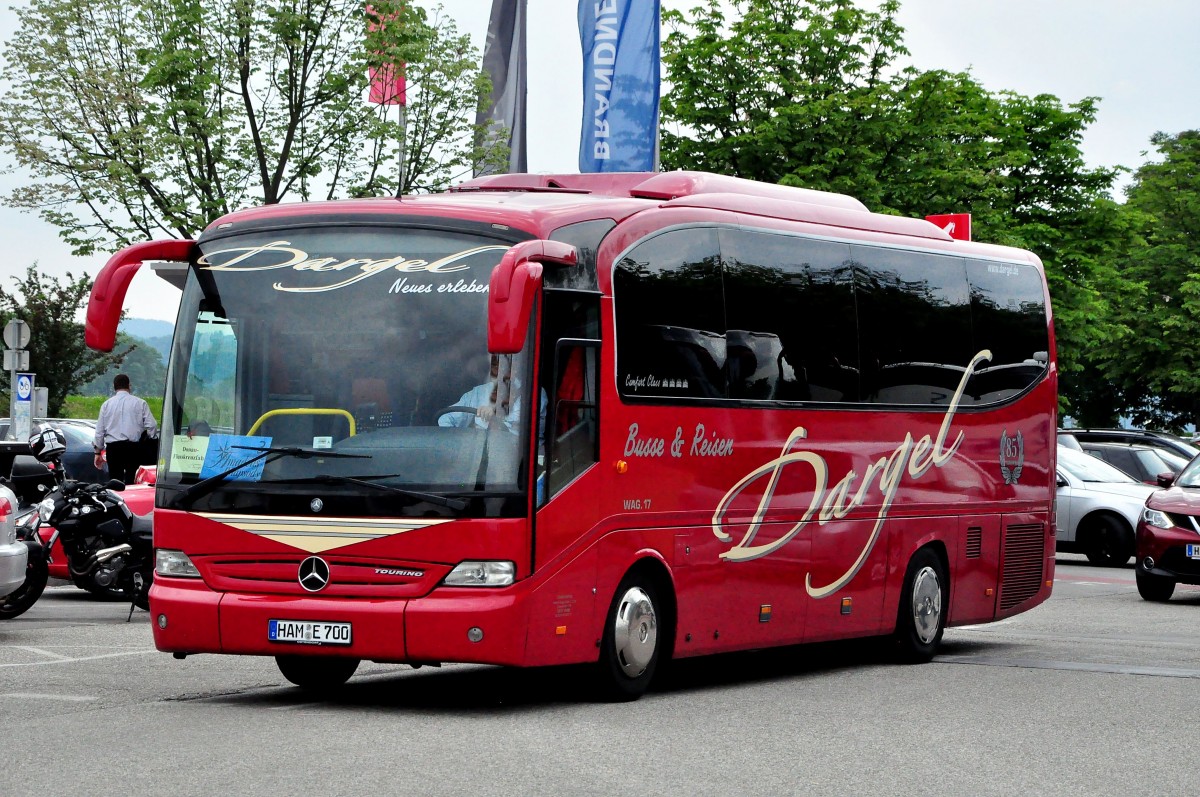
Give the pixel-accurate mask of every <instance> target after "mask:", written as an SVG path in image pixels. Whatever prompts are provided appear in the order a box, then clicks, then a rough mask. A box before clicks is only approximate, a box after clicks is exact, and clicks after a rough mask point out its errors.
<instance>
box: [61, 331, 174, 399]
mask: <svg viewBox="0 0 1200 797" xmlns="http://www.w3.org/2000/svg"><path fill="white" fill-rule="evenodd" d="M114 348H116V349H121V350H124V351H125V352H126V355H125V358H124V360H123V361H122V362H121V363H120V364H113V365H110V366H109V368H108V370H106V371H105V372H104V373H102V374H100V375H99V376H97V377H96V378H95V379H93V380H91V381H90V382H88V383H87V384H85V385H81V386H80V387H79V393H80V394H82V395H84V396H107V395H108V394H110V393H111V392H112V384H113V377H114V376H116V375H117V374H119V373H120V374H125V375H127V376H128V377H129V381H130V382H132V383H133V391H134V392H135V393H137V394H138V395H139V396H142V397H144V398H148V397H152V396H158V397H160V398H161V397H162V395H163V393H165V392H166V385H167V367H166V365H165V364H164V363H163V356H162V354H161V353H160V352H159V351H158V350H157V349H155V348H154V347H153V346H151V345H150V344H149V343H147V342H146V341H144V340H139V339H138V338H134V337H131V336H130V335H126V334H125V333H124V332H119V333H117V344H116V346H115V347H114Z"/></svg>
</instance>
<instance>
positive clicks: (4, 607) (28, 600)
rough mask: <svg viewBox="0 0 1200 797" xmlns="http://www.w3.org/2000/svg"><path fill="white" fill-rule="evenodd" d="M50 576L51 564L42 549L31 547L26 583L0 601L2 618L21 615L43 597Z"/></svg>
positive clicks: (26, 570)
mask: <svg viewBox="0 0 1200 797" xmlns="http://www.w3.org/2000/svg"><path fill="white" fill-rule="evenodd" d="M49 578H50V566H49V564H48V563H47V562H46V559H45V556H44V555H43V553H42V551H41V549H38V550H36V551H35V550H34V549H33V548H30V549H29V561H28V562H27V563H26V565H25V583H24V584H22V585H21V586H20V587H19V588H18V589H17V591H16V592H14V593H12V594H11V595H9V596H8V597H6V598H4V599H3V601H0V620H11V619H13V618H14V617H19V616H21V615H22V614H24V613H25V612H27V611H29V608H30V607H31V606H33V604H35V603H37V599H38V598H40V597H42V592H43V591H45V589H46V582H47V581H48V580H49Z"/></svg>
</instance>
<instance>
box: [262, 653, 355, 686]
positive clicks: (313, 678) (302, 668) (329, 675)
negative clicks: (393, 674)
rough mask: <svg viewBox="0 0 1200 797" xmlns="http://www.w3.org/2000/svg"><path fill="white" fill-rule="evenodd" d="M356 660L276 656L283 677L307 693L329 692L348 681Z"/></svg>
mask: <svg viewBox="0 0 1200 797" xmlns="http://www.w3.org/2000/svg"><path fill="white" fill-rule="evenodd" d="M358 663H359V660H358V659H342V658H326V657H324V656H276V657H275V664H276V665H278V667H279V671H280V672H281V673H283V677H284V678H286V679H288V680H289V681H291V682H292V683H294V684H295V685H296V686H298V687H300V688H301V689H304V690H306V691H308V692H331V691H333V690H335V689H337V688H338V687H340V686H342V685H343V684H345V683H346V681H349V680H350V676H351V675H354V671H355V670H357V669H358Z"/></svg>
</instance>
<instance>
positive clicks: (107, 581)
mask: <svg viewBox="0 0 1200 797" xmlns="http://www.w3.org/2000/svg"><path fill="white" fill-rule="evenodd" d="M55 433H57V435H58V436H57V438H55V437H54V434H55ZM61 440H62V433H61V432H59V431H58V430H56V429H54V428H52V427H51V428H49V429H44V430H42V431H39V432H36V433H35V434H34V435H33V437H31V438H30V440H29V446H30V449H31V451H32V453H33V455H34V456H35V457H36V458H37V459H38V461H40V462H42V463H43V464H46V465H48V466H49V468H50V472H51V473H52V474H53V483H54V486H53V489H51V490H50V491H49V492H48V494H47V495H46V497H45V498H43V499H42V500H41V501H40V502H39V503H38V504H37V505H36V508H35V510H34V511H31V512H26V513H25V514H23V515H21V516H20V517H18V518H17V535H18V537H20V538H21V539H23V540H25V542H26V545H28V546H29V547H30V560H31V561H33V560H34V559H35V553H36V557H37V559H38V561H39V564H38V565H37V566H36V567H34V568H33V569H32V570H31V571H30V575H29V576H27V577H26V583H25V585H23V586H22V587H21V589H20V590H18V591H17V593H14V594H13V595H10V596H9V597H8V598H6V599H5V600H4V603H3V605H0V617H4V616H14V617H15V616H16V615H17V614H20V613H22V612H24V611H25V610H27V609H28V608H29V607H30V606H32V605H33V603H34V602H35V601H36V600H37V598H38V597H39V596H40V595H41V592H42V589H44V588H45V582H46V579H47V578H48V575H49V558H50V557H49V552H50V550H51V549H52V548H54V544H55V542H58V543H59V544H60V546H61V549H62V553H63V556H64V557H65V559H66V566H67V568H66V570H67V575H69V576H70V578H71V580H72V581H73V582H74V583H75V584H76V585H77V586H80V587H82V588H84V589H87V590H88V591H89V592H106V593H107V594H110V595H120V596H123V597H125V598H127V599H128V600H129V601H130V604H131V606H130V616H132V614H133V607H134V606H136V607H138V608H141V609H149V608H150V600H149V594H150V584H151V582H152V581H153V578H154V547H153V541H152V520H151V518H150V516H140V515H135V514H133V512H131V511H130V509H129V507H128V505H126V503H125V501H124V500H123V499H122V498H121V496H120V495H119V493H120V492H121V491H123V490H124V489H125V485H124V484H123V483H122V482H121V481H119V480H117V479H112V480H110V481H108V482H107V483H105V484H92V483H89V482H79V481H73V480H70V479H67V478H66V476H65V474H64V471H63V468H62V462H61V457H62V452H63V451H65V444H61V445H60V443H59V441H61ZM43 525H46V526H50V527H52V528H53V529H54V531H53V532H52V534H51V535H50V539H49V540H48V541H45V542H43V541H42V539H41V535H40V534H39V531H40V529H41V527H42V526H43ZM35 549H37V550H36V551H35ZM39 582H40V583H39Z"/></svg>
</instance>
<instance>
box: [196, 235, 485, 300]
mask: <svg viewBox="0 0 1200 797" xmlns="http://www.w3.org/2000/svg"><path fill="white" fill-rule="evenodd" d="M507 248H508V247H505V246H477V247H473V248H471V249H464V250H463V251H461V252H455V253H454V254H450V255H446V256H445V257H442V258H439V259H437V260H434V261H432V262H430V261H428V260H421V259H419V258H406V257H405V256H403V255H396V256H394V257H383V258H366V257H352V258H337V257H318V256H313V255H310V254H309V253H308V252H306V251H304V250H303V249H297V248H296V247H294V246H292V245H291V243H290V242H289V241H272V242H270V243H266V244H261V245H259V246H247V247H235V248H232V249H222V250H220V251H217V252H207V253H205V254H204V255H202V256H201V257H200V258H199V260H197V261H196V262H197V264H198V265H199V266H201V267H203V268H205V269H207V270H208V271H272V270H275V269H291V270H292V271H295V272H315V273H325V272H333V273H338V274H341V273H348V276H347V277H346V279H343V280H341V281H340V282H335V283H332V284H328V285H311V286H289V285H284V284H283V283H282V282H276V283H275V284H274V286H273V287H274V288H275V290H277V291H284V292H287V293H322V292H324V291H333V290H337V289H338V288H344V287H346V286H347V285H353V284H354V283H356V282H361V281H362V280H365V279H367V278H368V277H372V276H374V275H376V274H381V273H384V272H389V271H396V272H400V273H402V274H416V273H422V272H423V273H426V274H451V273H453V272H456V271H466V270H468V269H470V268H471V265H470V264H469V263H465V262H463V261H465V260H466V259H467V258H470V257H473V256H475V255H478V254H481V253H483V252H497V253H503V252H505V251H507Z"/></svg>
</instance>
